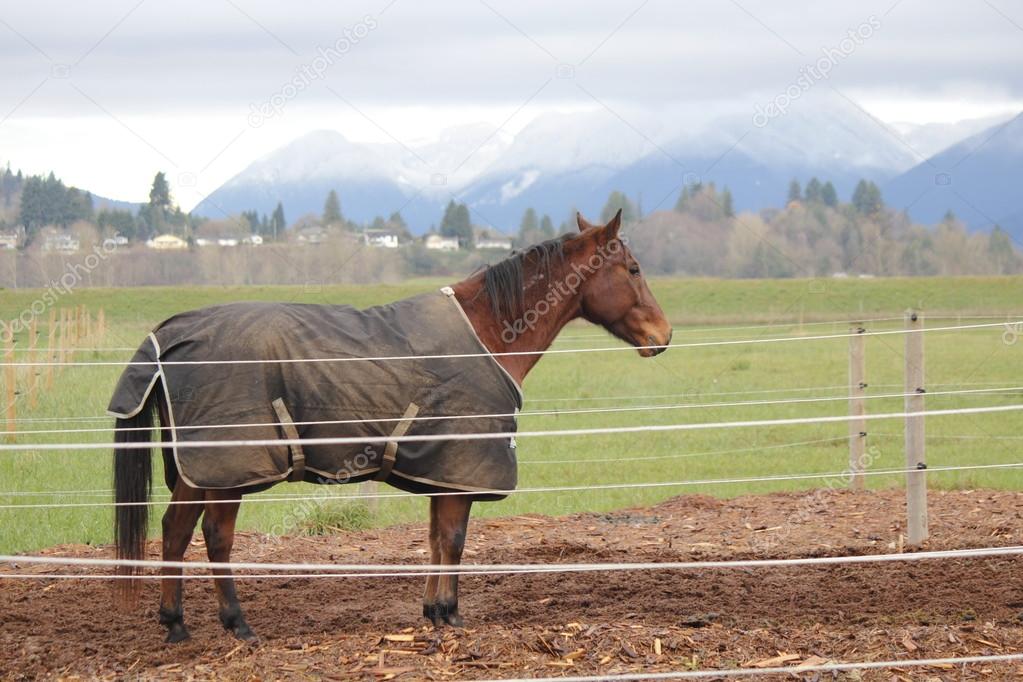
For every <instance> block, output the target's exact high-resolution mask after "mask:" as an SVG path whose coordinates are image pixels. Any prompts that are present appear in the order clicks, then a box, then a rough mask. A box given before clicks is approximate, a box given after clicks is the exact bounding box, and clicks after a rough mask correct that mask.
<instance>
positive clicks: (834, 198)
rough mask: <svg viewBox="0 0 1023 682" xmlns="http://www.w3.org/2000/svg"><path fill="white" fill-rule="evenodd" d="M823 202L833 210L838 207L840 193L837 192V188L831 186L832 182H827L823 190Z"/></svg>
mask: <svg viewBox="0 0 1023 682" xmlns="http://www.w3.org/2000/svg"><path fill="white" fill-rule="evenodd" d="M821 201H823V202H824V205H825V206H831V207H832V208H834V207H835V206H838V192H836V191H835V186H834V185H832V184H831V181H830V180H828V181H827V182H825V183H824V187H822V188H821Z"/></svg>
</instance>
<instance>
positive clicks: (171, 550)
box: [160, 478, 203, 643]
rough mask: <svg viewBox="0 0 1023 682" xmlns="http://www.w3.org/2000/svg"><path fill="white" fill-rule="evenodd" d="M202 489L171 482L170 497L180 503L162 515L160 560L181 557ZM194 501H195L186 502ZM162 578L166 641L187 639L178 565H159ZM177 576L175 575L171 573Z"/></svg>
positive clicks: (193, 528)
mask: <svg viewBox="0 0 1023 682" xmlns="http://www.w3.org/2000/svg"><path fill="white" fill-rule="evenodd" d="M202 499H203V491H202V490H199V489H198V488H190V487H189V486H188V485H186V484H185V482H184V481H182V480H181V479H180V478H179V479H178V481H177V484H176V485H175V486H174V492H173V493H172V495H171V501H173V502H180V503H182V504H171V505H168V506H167V512H166V513H165V514H164V515H163V560H164V561H183V560H184V558H185V550H186V549H187V548H188V543H189V542H190V541H191V540H192V531H193V530H195V522H196V521H198V520H199V514H201V513H202V504H201V501H202ZM187 503H197V504H187ZM162 573H163V575H164V578H163V579H162V580H161V581H160V623H162V624H163V625H165V626H167V641H168V642H171V643H173V642H180V641H182V640H185V639H188V637H189V635H188V629H187V628H185V620H184V610H183V609H182V608H181V587H182V584H183V583H184V581H183V580H182V579H181V577H180V576H181V574H182V573H183V570H182V569H180V568H166V567H165V568H163V569H162ZM175 576H177V577H175Z"/></svg>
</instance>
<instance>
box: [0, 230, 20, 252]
mask: <svg viewBox="0 0 1023 682" xmlns="http://www.w3.org/2000/svg"><path fill="white" fill-rule="evenodd" d="M17 248H18V235H17V234H15V233H13V232H12V233H9V234H5V233H2V232H0V251H14V250H15V249H17Z"/></svg>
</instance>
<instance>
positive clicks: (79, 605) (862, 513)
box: [0, 490, 1023, 680]
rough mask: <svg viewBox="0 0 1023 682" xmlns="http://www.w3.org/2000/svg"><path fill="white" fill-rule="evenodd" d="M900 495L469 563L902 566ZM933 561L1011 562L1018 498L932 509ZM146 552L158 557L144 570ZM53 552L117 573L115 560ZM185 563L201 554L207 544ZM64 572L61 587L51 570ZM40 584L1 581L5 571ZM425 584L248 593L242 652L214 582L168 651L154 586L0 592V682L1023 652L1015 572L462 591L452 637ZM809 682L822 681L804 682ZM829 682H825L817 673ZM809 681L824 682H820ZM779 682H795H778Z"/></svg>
mask: <svg viewBox="0 0 1023 682" xmlns="http://www.w3.org/2000/svg"><path fill="white" fill-rule="evenodd" d="M904 504H905V501H904V497H903V492H902V491H901V490H891V491H883V492H859V493H853V492H845V491H841V492H828V493H819V492H818V493H798V494H774V495H764V496H747V497H740V498H736V499H732V500H727V501H721V500H716V499H712V498H708V497H702V496H692V495H690V496H682V497H677V498H673V499H671V500H669V501H667V502H665V503H663V504H660V505H657V506H655V507H649V508H643V509H632V510H626V511H621V512H616V513H611V514H577V515H573V516H567V517H559V518H551V517H542V516H519V517H510V518H500V519H481V520H473V521H472V522H471V524H470V530H469V538H468V543H467V550H466V561H467V562H471V563H542V562H639V561H650V562H652V561H688V560H706V559H725V558H727V559H746V558H769V557H780V558H789V557H806V556H832V555H849V554H874V553H883V552H895V551H898V550H899V548H900V547H901V544H900V543H901V536H902V533H903V516H904ZM930 507H931V516H930V527H931V540H930V541H929V543H928V545H927V547H926V548H927V549H953V548H969V547H989V546H997V545H1021V544H1023V518H1021V514H1023V494H1019V493H1011V492H993V491H982V490H978V491H952V492H940V491H931V493H930ZM157 552H158V545H157V543H155V542H153V543H151V545H150V553H151V556H152V557H153V558H159V557H158V555H157ZM45 553H47V554H54V555H65V556H67V555H73V556H89V557H110V556H111V549H110V548H109V547H99V548H93V547H87V546H65V547H56V548H53V549H51V550H49V551H47V552H45ZM188 556H189V558H193V559H201V558H204V556H205V551H204V548H203V547H202V543H201V540H199V541H196V542H194V543H193V546H192V547H191V548H190V551H189V555H188ZM233 559H235V560H238V561H276V562H328V561H333V562H338V563H415V562H421V563H426V562H427V553H426V532H425V528H424V527H423V526H421V525H414V526H402V527H396V528H389V529H386V530H375V531H364V532H354V533H344V534H339V535H332V536H318V537H290V538H284V539H281V540H271V539H268V538H266V537H264V536H261V535H258V534H240V535H239V537H238V541H237V543H236V546H235V554H234V557H233ZM58 570H59V571H61V572H69V571H71V570H72V569H58ZM12 571H17V572H23V573H32V572H37V573H49V572H53V571H54V569H53V568H52V567H38V566H13V567H12V566H10V565H0V572H2V573H8V572H12ZM422 582H423V580H422V579H421V578H393V577H375V578H367V579H337V578H331V579H299V578H289V579H284V580H270V579H252V580H246V581H243V582H241V583H240V594H241V598H242V601H243V606H244V608H245V609H246V612H247V616H248V620H249V623H250V624H251V625H252V626H253V628H254V629H255V630H256V632H257V634H258V635H259V636H260V638H261V641H260V644H259V645H257V646H254V647H252V646H248V645H243V644H241V643H239V642H237V641H235V640H234V639H233V638H231V637H230V636H229V635H227V634H226V633H225V632H224V631H223V630H222V629H221V627H220V624H219V621H218V620H217V616H216V606H215V600H214V597H213V593H212V585H211V584H210V583H209V582H208V581H205V580H203V581H190V582H188V583H187V584H186V588H185V609H186V622H187V623H188V625H189V628H190V630H191V632H192V639H191V640H190V641H188V642H185V643H182V644H177V645H166V644H164V643H163V637H164V631H163V628H162V627H161V626H160V625H159V624H158V623H157V621H156V603H157V589H158V587H157V584H156V583H155V582H153V581H148V582H147V583H146V584H145V587H144V592H143V596H142V602H141V604H140V606H139V608H138V609H137V610H135V611H133V612H130V613H123V612H118V611H117V610H116V609H114V608H113V605H112V599H111V587H110V584H109V582H107V581H97V580H80V579H79V580H53V579H48V580H47V579H39V580H2V581H0V678H3V679H23V678H38V677H82V678H97V677H109V678H120V677H124V676H128V677H137V678H154V679H155V678H160V679H165V678H229V679H256V678H288V679H315V678H325V679H339V680H361V679H378V680H383V679H398V680H419V679H433V680H455V679H485V678H508V677H554V676H560V675H611V674H615V673H619V674H620V673H626V672H659V671H668V670H689V669H711V668H731V667H743V666H750V667H753V666H756V665H758V664H759V665H772V664H774V665H785V666H791V667H793V668H794V669H795V668H797V667H798V666H799V665H801V664H807V663H811V664H812V663H817V662H823V661H870V660H887V659H904V658H905V659H909V658H935V657H951V656H965V655H987V654H1004V653H1014V652H1018V651H1023V621H1021V618H1023V558H1017V557H998V558H983V559H957V560H933V561H922V562H912V563H907V562H898V563H886V564H877V563H873V564H857V565H841V566H816V567H798V568H785V569H779V568H757V569H716V570H699V571H667V570H665V571H646V572H628V573H627V572H602V573H584V574H572V573H568V574H534V575H517V576H500V575H499V576H487V577H465V578H463V579H462V590H461V591H462V598H461V611H462V614H463V616H464V617H465V626H466V627H464V628H457V629H456V628H443V629H434V628H433V627H431V626H428V625H427V624H426V622H425V621H424V620H423V619H422V618H421V617H420V614H421V605H420V600H421V593H422V589H423V585H422ZM1019 675H1023V666H1021V665H1011V664H999V665H975V666H970V667H967V668H963V669H954V668H950V667H945V668H942V667H935V668H926V669H916V668H908V667H907V668H903V669H893V670H886V671H883V672H882V671H868V672H864V673H862V674H860V673H852V674H849V673H845V674H842V675H838V676H837V678H838V679H861V678H862V679H884V680H888V679H901V680H933V679H940V680H960V679H989V680H991V679H1009V678H1017V676H1019ZM800 676H801V677H804V678H807V679H812V678H814V677H815V676H814V675H812V674H809V673H802V674H801V675H800ZM825 677H826V679H834V678H835V676H832V675H831V674H829V675H827V676H825ZM825 677H821V678H820V679H825ZM789 679H792V678H791V677H789Z"/></svg>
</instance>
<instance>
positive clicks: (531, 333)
mask: <svg viewBox="0 0 1023 682" xmlns="http://www.w3.org/2000/svg"><path fill="white" fill-rule="evenodd" d="M565 274H567V262H561V263H556V264H552V266H551V269H550V273H549V276H547V275H546V273H545V276H544V278H543V279H538V278H537V275H538V273H537V272H536V267H535V266H534V265H527V266H526V267H525V269H524V272H523V281H524V282H526V283H529V282H533V284H532V285H531V286H530V285H528V284H527V286H526V289H525V291H524V292H523V305H522V310H523V313H522V315H520V316H519V317H518V318H516V319H515V320H499V319H497V317H496V316H495V315H494V311H493V307H492V306H491V302H490V298H489V297H488V296H487V294H486V292H485V291H484V289H483V279H484V275H483V273H482V272H481V273H478V274H476V275H474V276H472V277H470V278H469V279H466V280H463V281H461V282H459V283H457V284H455V285H453V286H452V287H451V288H452V289H453V290H454V292H455V298H457V299H458V302H459V303H460V304H461V305H462V309H463V310H464V311H465V315H466V317H468V318H469V322H470V323H471V324H472V326H473V329H475V330H476V335H477V336H479V338H480V341H482V342H483V345H484V346H486V347H487V350H489V351H490V352H491V353H495V354H498V355H497V357H496V358H495V360H497V362H498V364H500V365H501V366H502V367H504V369H505V370H507V371H508V373H509V374H510V375H511V376H512V378H513V379H515V381H516V382H517V383H518V384H519V385H520V386H521V385H522V382H523V380H524V379H525V378H526V375H527V374H528V373H529V371H530V370H531V369H533V366H534V365H536V363H537V362H539V361H540V357H541V354H542V353H543V352H544V351H546V350H547V349H548V348H550V346H551V344H552V343H553V342H554V339H555V338H557V336H558V334H559V333H560V332H561V330H562V329H563V328H564V326H565V325H566V324H568V323H569V322H571V321H572V320H574V319H575V318H577V317H579V316H580V315H581V314H582V310H581V308H580V296H579V292H578V291H577V290H572V289H571V288H570V287H568V286H566V285H565V283H564V282H565ZM538 304H539V305H538ZM530 311H532V312H530ZM527 318H528V319H527ZM520 352H521V353H527V354H526V355H500V353H520Z"/></svg>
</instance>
